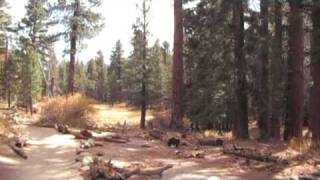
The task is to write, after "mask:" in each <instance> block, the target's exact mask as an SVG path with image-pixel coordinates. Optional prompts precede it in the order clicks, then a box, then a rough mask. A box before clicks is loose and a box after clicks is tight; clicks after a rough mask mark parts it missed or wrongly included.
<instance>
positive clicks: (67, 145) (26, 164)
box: [0, 126, 82, 180]
mask: <svg viewBox="0 0 320 180" xmlns="http://www.w3.org/2000/svg"><path fill="white" fill-rule="evenodd" d="M26 132H27V133H28V134H29V138H30V141H28V143H29V144H30V145H28V147H26V148H25V151H26V153H27V155H28V156H29V158H28V159H27V160H23V159H21V158H19V157H17V156H16V155H15V154H13V153H12V151H11V150H10V149H9V148H8V147H7V146H6V145H0V171H1V173H0V180H82V177H81V176H80V174H79V171H78V170H77V168H78V166H77V165H76V164H75V163H74V162H75V161H74V159H75V148H76V146H77V142H76V140H75V139H74V138H73V136H71V135H61V134H57V133H56V131H55V130H54V129H48V128H40V127H33V126H28V127H26Z"/></svg>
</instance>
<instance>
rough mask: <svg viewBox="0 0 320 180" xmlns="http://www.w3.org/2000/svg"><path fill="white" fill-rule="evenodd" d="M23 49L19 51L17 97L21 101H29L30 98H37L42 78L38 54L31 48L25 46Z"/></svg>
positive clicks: (39, 94)
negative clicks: (19, 69) (19, 68)
mask: <svg viewBox="0 0 320 180" xmlns="http://www.w3.org/2000/svg"><path fill="white" fill-rule="evenodd" d="M25 49H26V50H25V51H22V52H21V57H22V58H21V59H20V61H19V63H20V67H21V71H20V76H19V78H20V81H21V87H20V88H19V97H20V98H19V99H20V100H22V101H23V102H25V103H27V102H29V100H30V98H32V99H35V100H36V99H39V98H40V96H41V91H42V78H41V71H40V65H39V54H38V53H37V52H36V51H35V50H34V49H33V48H32V47H26V48H25Z"/></svg>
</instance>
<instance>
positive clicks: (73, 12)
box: [54, 0, 104, 94]
mask: <svg viewBox="0 0 320 180" xmlns="http://www.w3.org/2000/svg"><path fill="white" fill-rule="evenodd" d="M101 3H102V1H101V0H64V1H59V2H58V4H56V5H54V7H56V8H55V9H57V10H58V11H59V14H64V16H62V20H61V21H62V22H63V24H64V25H65V27H66V30H65V32H64V34H65V38H66V41H69V42H70V64H69V73H68V74H69V77H68V92H69V93H71V94H73V93H74V82H75V79H74V78H75V63H76V54H77V51H79V50H80V49H79V47H78V42H81V40H83V39H88V38H92V37H94V36H95V35H96V34H97V33H99V32H100V31H101V30H102V28H103V25H104V24H103V23H102V20H103V18H102V16H101V14H100V13H97V12H95V8H98V7H100V5H101Z"/></svg>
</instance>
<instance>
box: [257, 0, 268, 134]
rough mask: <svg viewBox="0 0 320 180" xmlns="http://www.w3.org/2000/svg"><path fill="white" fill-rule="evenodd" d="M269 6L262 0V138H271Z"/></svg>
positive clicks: (260, 117) (260, 110)
mask: <svg viewBox="0 0 320 180" xmlns="http://www.w3.org/2000/svg"><path fill="white" fill-rule="evenodd" d="M268 7H269V1H265V0H262V1H260V9H261V12H260V20H261V27H260V37H261V41H260V43H261V45H260V54H259V56H260V57H259V59H260V61H261V62H260V63H261V66H260V67H261V69H260V71H261V76H260V77H261V79H260V90H259V92H260V95H259V106H258V108H259V119H258V127H259V130H260V138H261V139H268V138H269V129H270V128H269V125H270V123H269V40H268V39H269V30H268V16H269V13H268Z"/></svg>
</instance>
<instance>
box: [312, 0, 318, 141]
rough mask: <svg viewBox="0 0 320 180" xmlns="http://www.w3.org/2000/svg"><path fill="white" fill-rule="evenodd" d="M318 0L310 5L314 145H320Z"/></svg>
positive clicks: (314, 0)
mask: <svg viewBox="0 0 320 180" xmlns="http://www.w3.org/2000/svg"><path fill="white" fill-rule="evenodd" d="M319 17H320V1H319V0H313V6H312V22H313V31H312V55H311V75H312V80H313V86H312V90H311V120H312V126H311V127H312V128H311V129H312V140H313V144H314V146H316V147H319V146H320V112H319V107H320V19H319Z"/></svg>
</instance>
